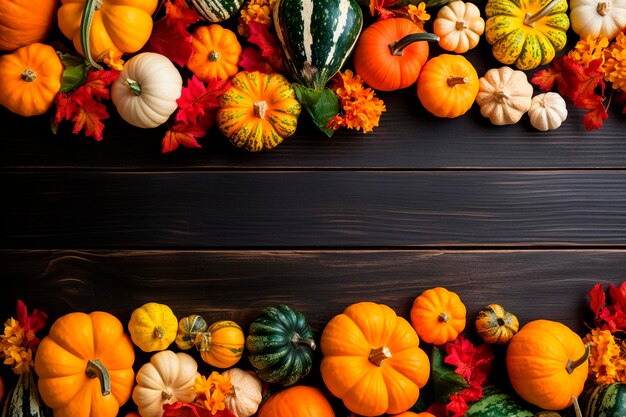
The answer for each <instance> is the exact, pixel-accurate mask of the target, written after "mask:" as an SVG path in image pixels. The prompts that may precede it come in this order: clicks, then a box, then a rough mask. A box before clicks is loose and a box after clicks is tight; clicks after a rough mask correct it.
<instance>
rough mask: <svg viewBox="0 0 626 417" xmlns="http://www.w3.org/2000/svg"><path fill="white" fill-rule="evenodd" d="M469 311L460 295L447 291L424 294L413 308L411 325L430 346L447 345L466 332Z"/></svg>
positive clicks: (432, 291) (415, 302)
mask: <svg viewBox="0 0 626 417" xmlns="http://www.w3.org/2000/svg"><path fill="white" fill-rule="evenodd" d="M466 316H467V310H466V308H465V304H463V302H462V301H461V298H460V297H459V296H458V294H456V293H454V292H452V291H449V290H447V289H446V288H443V287H436V288H431V289H428V290H426V291H424V292H423V293H422V294H420V295H419V296H418V297H417V298H416V299H415V300H414V301H413V307H412V308H411V324H412V325H413V328H414V329H415V331H416V332H417V334H418V335H419V337H420V338H421V339H422V340H423V341H425V342H428V343H432V344H435V345H443V344H444V343H448V342H451V341H453V340H454V339H456V338H457V336H458V335H459V333H461V332H462V331H463V329H465V321H466Z"/></svg>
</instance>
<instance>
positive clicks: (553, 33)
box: [485, 0, 569, 71]
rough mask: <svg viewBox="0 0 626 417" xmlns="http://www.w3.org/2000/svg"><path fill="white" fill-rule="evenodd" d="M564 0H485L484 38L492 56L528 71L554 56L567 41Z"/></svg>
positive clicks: (565, 2) (565, 3) (567, 25)
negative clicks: (490, 47)
mask: <svg viewBox="0 0 626 417" xmlns="http://www.w3.org/2000/svg"><path fill="white" fill-rule="evenodd" d="M566 12H567V0H528V1H521V2H520V1H518V0H489V1H488V2H487V5H486V6H485V14H486V16H487V21H486V23H485V37H486V38H487V41H488V42H489V43H490V44H491V45H493V48H492V53H493V56H494V57H495V58H496V59H497V60H498V61H500V62H502V63H503V64H506V65H515V66H516V67H517V68H519V69H520V70H524V71H526V70H531V69H533V68H536V67H538V66H539V65H545V64H547V63H549V62H550V61H552V59H554V56H555V54H556V52H558V51H560V50H561V49H563V47H564V46H565V44H566V42H567V29H568V28H569V18H568V17H567V13H566Z"/></svg>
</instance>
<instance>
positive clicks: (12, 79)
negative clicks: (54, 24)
mask: <svg viewBox="0 0 626 417" xmlns="http://www.w3.org/2000/svg"><path fill="white" fill-rule="evenodd" d="M0 74H2V77H0V104H2V105H3V106H5V107H6V108H7V109H9V110H11V111H12V112H13V113H17V114H20V115H22V116H34V115H38V114H43V113H45V112H46V111H48V109H49V108H50V106H52V103H53V102H54V98H55V97H56V95H57V93H58V92H59V90H60V89H61V76H62V75H63V64H62V63H61V60H60V59H59V56H58V55H57V53H56V51H55V50H54V48H53V47H51V46H49V45H44V44H42V43H33V44H31V45H27V46H22V47H21V48H19V49H18V50H17V51H15V52H12V53H10V54H7V55H3V56H1V57H0Z"/></svg>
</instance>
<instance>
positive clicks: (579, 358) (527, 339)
mask: <svg viewBox="0 0 626 417" xmlns="http://www.w3.org/2000/svg"><path fill="white" fill-rule="evenodd" d="M588 358H589V345H585V344H584V343H583V341H582V339H581V338H580V336H578V335H577V334H576V333H574V332H573V331H572V330H571V329H569V328H568V327H567V326H565V325H564V324H562V323H559V322H555V321H550V320H535V321H532V322H530V323H528V324H526V325H525V326H524V327H523V328H522V329H521V330H520V331H519V332H517V334H516V335H515V336H513V338H512V339H511V342H510V343H509V347H508V349H507V352H506V367H507V370H508V373H509V379H510V380H511V385H512V386H513V389H515V392H517V394H518V395H519V396H520V397H522V398H523V399H524V400H526V401H528V402H529V403H531V404H534V405H536V406H538V407H540V408H543V409H545V410H563V409H565V408H567V407H569V406H570V405H572V398H573V397H578V396H579V395H580V393H581V392H582V390H583V387H584V385H585V381H586V379H587V372H588V368H589V362H588Z"/></svg>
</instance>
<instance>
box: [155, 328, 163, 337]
mask: <svg viewBox="0 0 626 417" xmlns="http://www.w3.org/2000/svg"><path fill="white" fill-rule="evenodd" d="M163 336H165V329H163V326H157V327H155V328H154V337H156V338H157V339H163Z"/></svg>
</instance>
